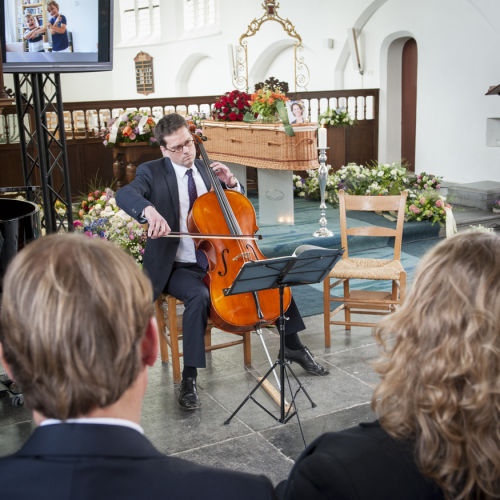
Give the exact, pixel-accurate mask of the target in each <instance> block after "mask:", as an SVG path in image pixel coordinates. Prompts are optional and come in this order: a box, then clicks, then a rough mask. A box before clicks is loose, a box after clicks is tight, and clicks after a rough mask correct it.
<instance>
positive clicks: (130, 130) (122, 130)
mask: <svg viewBox="0 0 500 500" xmlns="http://www.w3.org/2000/svg"><path fill="white" fill-rule="evenodd" d="M155 125H156V122H155V120H154V118H153V117H152V116H150V115H148V114H147V113H144V112H142V111H131V112H129V113H123V114H122V115H120V116H118V117H116V118H112V119H111V120H110V121H109V122H108V123H107V124H106V128H105V129H104V130H102V131H101V137H102V138H103V139H104V140H103V144H104V145H105V146H112V147H113V146H114V145H115V144H119V143H132V142H148V143H149V145H151V146H152V145H157V144H158V142H157V140H156V138H155V136H154V127H155Z"/></svg>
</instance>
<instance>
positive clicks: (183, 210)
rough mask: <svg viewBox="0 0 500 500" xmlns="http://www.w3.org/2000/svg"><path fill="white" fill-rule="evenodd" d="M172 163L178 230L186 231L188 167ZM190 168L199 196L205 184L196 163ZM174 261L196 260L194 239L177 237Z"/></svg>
mask: <svg viewBox="0 0 500 500" xmlns="http://www.w3.org/2000/svg"><path fill="white" fill-rule="evenodd" d="M172 165H173V166H174V170H175V176H176V177H177V187H178V190H179V231H180V232H181V233H187V231H188V228H187V216H188V213H189V192H188V176H187V171H188V169H187V167H185V166H184V165H178V164H177V163H174V162H172ZM191 170H192V172H193V179H194V183H195V185H196V192H197V193H198V196H201V195H202V194H205V193H206V192H207V186H206V185H205V181H204V180H203V177H202V176H201V175H200V172H199V171H198V169H197V168H196V165H194V164H193V166H192V167H191ZM175 261H176V262H196V253H195V247H194V241H193V240H192V239H191V238H179V247H178V248H177V254H176V256H175Z"/></svg>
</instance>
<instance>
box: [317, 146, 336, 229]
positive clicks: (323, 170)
mask: <svg viewBox="0 0 500 500" xmlns="http://www.w3.org/2000/svg"><path fill="white" fill-rule="evenodd" d="M327 149H330V148H318V151H319V168H318V181H319V193H320V195H321V203H320V205H319V210H320V218H319V229H317V230H316V231H314V233H313V236H315V237H316V238H324V237H326V236H333V232H332V231H330V230H329V229H328V228H327V227H326V203H325V191H326V182H327V180H328V166H327V165H326V150H327Z"/></svg>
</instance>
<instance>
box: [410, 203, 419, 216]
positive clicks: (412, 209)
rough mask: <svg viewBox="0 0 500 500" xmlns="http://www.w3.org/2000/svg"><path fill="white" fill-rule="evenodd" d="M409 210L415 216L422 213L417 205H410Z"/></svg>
mask: <svg viewBox="0 0 500 500" xmlns="http://www.w3.org/2000/svg"><path fill="white" fill-rule="evenodd" d="M409 209H410V210H411V211H412V212H413V213H414V214H419V213H420V208H417V207H416V206H415V205H413V204H412V205H410V206H409Z"/></svg>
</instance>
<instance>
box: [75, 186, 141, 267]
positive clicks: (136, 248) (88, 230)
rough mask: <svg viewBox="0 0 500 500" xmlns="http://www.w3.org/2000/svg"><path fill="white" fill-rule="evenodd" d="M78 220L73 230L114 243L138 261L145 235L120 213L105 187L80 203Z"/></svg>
mask: <svg viewBox="0 0 500 500" xmlns="http://www.w3.org/2000/svg"><path fill="white" fill-rule="evenodd" d="M78 215H79V219H77V220H75V221H74V222H73V227H74V229H75V231H78V232H81V233H84V234H85V235H86V236H89V237H91V238H103V239H107V240H109V241H112V242H114V243H116V244H117V245H118V246H120V247H121V248H123V250H125V251H126V252H127V253H129V254H130V255H132V257H134V258H135V260H136V261H137V262H138V263H141V262H142V256H143V254H144V248H145V245H146V238H147V233H146V230H145V229H144V228H143V226H142V225H141V224H139V223H138V222H137V221H136V220H135V219H133V218H132V217H130V216H129V215H127V214H126V213H125V212H124V211H123V210H120V209H119V208H118V206H117V205H116V200H115V195H114V192H113V191H112V190H111V189H109V188H106V189H105V190H104V191H100V190H95V191H93V192H92V193H90V194H89V195H88V196H87V197H86V199H83V200H82V201H81V203H80V208H79V211H78Z"/></svg>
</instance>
